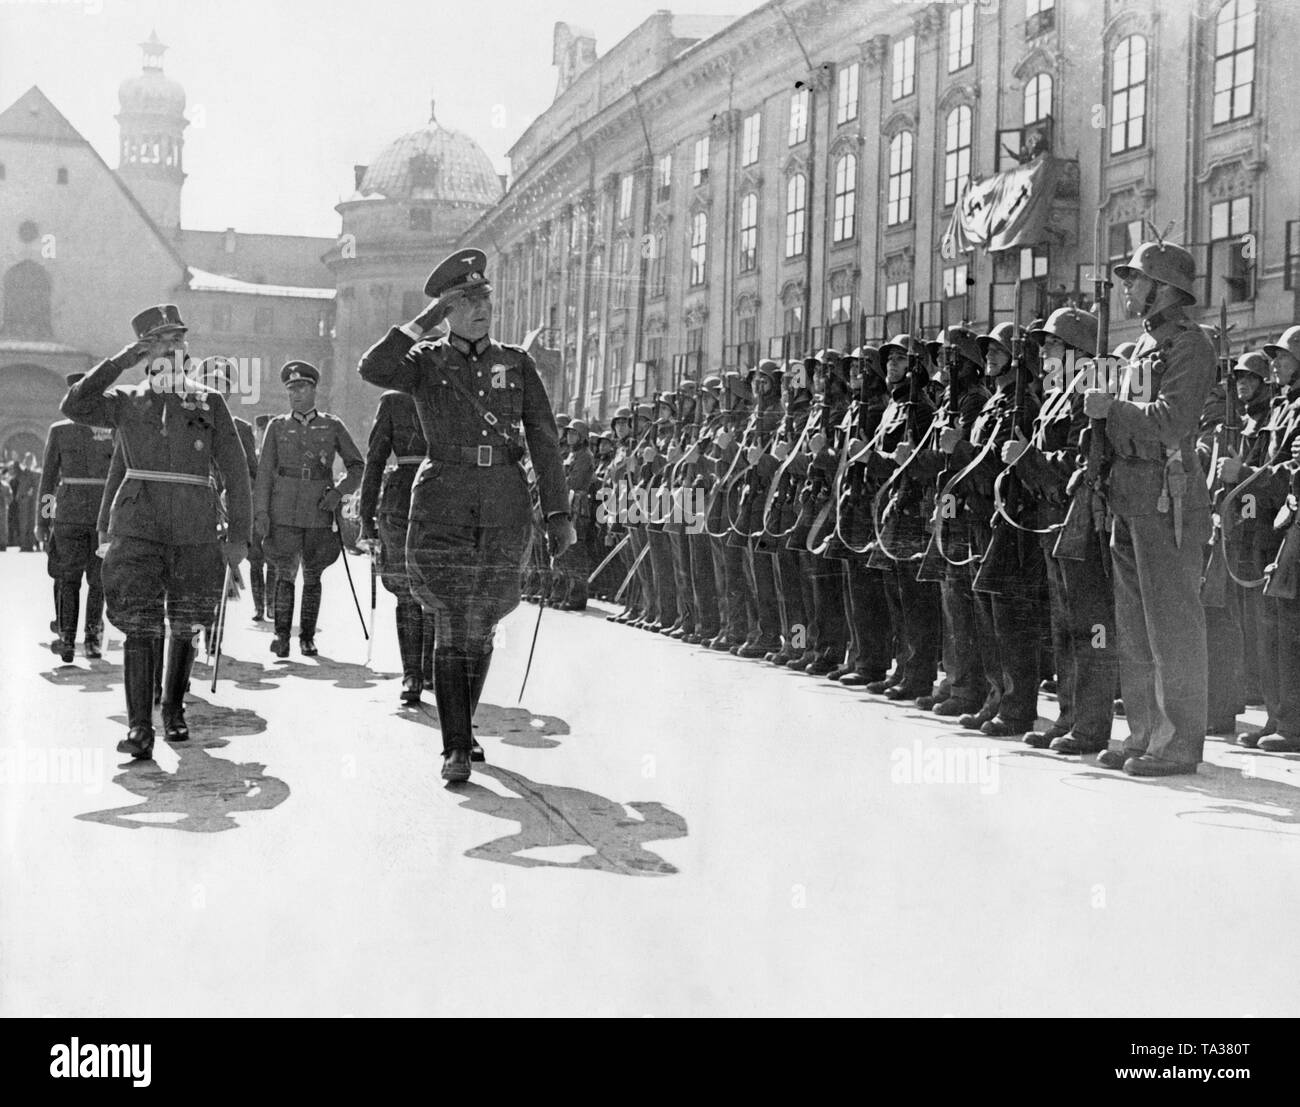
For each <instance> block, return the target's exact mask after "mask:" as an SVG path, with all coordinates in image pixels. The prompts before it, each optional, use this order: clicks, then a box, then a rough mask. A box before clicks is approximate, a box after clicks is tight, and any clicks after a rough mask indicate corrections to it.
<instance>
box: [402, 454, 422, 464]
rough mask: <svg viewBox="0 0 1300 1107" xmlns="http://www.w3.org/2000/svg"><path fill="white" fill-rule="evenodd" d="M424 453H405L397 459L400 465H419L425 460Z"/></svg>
mask: <svg viewBox="0 0 1300 1107" xmlns="http://www.w3.org/2000/svg"><path fill="white" fill-rule="evenodd" d="M424 456H425V455H424V454H403V455H402V456H401V457H399V458H398V459H397V464H398V465H419V464H420V462H422V461H423V460H424Z"/></svg>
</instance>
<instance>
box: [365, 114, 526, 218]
mask: <svg viewBox="0 0 1300 1107" xmlns="http://www.w3.org/2000/svg"><path fill="white" fill-rule="evenodd" d="M359 191H360V192H361V194H362V195H363V196H364V195H369V194H373V193H379V194H380V195H383V196H386V197H388V198H389V199H392V200H452V201H462V202H468V203H474V204H494V203H496V201H497V200H499V199H500V198H501V179H500V178H499V177H498V176H497V174H496V170H494V169H493V168H492V161H491V159H490V158H488V156H487V154H486V153H484V152H483V149H482V147H480V146H479V144H478V143H477V142H475V141H474V140H473V139H472V138H470V137H469V135H467V134H465V133H464V132H462V131H453V130H451V129H450V128H448V127H444V126H443V125H442V124H441V123H439V122H438V121H437V119H435V118H432V115H431V117H430V119H429V122H428V123H427V124H425V126H423V127H421V128H420V129H419V130H418V131H411V132H410V134H405V135H402V137H401V138H398V139H395V140H394V141H392V142H390V143H389V144H388V145H387V146H385V147H384V148H383V149H382V150H381V151H380V152H379V154H378V155H377V156H376V158H375V159H374V161H372V162H371V163H370V165H369V167H368V168H367V169H366V173H365V176H364V177H362V179H361V187H360V189H359Z"/></svg>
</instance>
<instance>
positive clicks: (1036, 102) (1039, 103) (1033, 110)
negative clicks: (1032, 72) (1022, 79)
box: [1025, 73, 1052, 126]
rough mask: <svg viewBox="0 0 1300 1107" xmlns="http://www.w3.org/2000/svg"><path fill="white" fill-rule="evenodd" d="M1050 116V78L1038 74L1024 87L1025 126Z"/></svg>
mask: <svg viewBox="0 0 1300 1107" xmlns="http://www.w3.org/2000/svg"><path fill="white" fill-rule="evenodd" d="M1051 114H1052V76H1051V74H1050V73H1039V74H1038V75H1037V76H1036V77H1031V78H1030V79H1029V83H1028V84H1027V85H1025V126H1029V125H1030V124H1031V123H1037V122H1038V121H1039V120H1040V119H1046V118H1047V117H1048V116H1049V115H1051Z"/></svg>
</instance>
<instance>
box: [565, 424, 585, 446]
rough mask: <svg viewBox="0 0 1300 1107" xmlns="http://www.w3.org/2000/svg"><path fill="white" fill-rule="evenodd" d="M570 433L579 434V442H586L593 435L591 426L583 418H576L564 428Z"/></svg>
mask: <svg viewBox="0 0 1300 1107" xmlns="http://www.w3.org/2000/svg"><path fill="white" fill-rule="evenodd" d="M564 429H565V430H567V431H568V432H569V433H570V434H573V435H577V437H578V441H579V442H585V441H586V440H587V438H588V437H590V435H591V428H590V427H589V426H588V425H587V423H586V422H585V421H584V420H582V419H574V420H573V421H572V422H571V423H570V424H569V425H568V426H567V427H565V428H564Z"/></svg>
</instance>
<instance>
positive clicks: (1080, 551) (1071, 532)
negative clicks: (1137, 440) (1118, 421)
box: [1052, 208, 1111, 576]
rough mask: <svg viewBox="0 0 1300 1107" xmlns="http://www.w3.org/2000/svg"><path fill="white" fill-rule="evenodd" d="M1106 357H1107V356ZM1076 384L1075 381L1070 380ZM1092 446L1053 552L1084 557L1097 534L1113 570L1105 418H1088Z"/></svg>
mask: <svg viewBox="0 0 1300 1107" xmlns="http://www.w3.org/2000/svg"><path fill="white" fill-rule="evenodd" d="M1101 217H1102V209H1101V208H1098V209H1097V218H1096V221H1095V223H1094V225H1093V236H1092V277H1093V282H1092V287H1093V299H1094V300H1095V301H1096V305H1097V362H1096V363H1097V364H1098V365H1102V364H1107V363H1109V359H1110V290H1111V281H1110V265H1109V263H1103V262H1102V257H1101ZM1102 359H1106V360H1105V361H1103V360H1102ZM1071 387H1074V383H1071ZM1087 435H1088V449H1087V453H1086V454H1085V455H1084V456H1085V461H1084V464H1083V465H1082V466H1081V467H1080V468H1078V469H1076V470H1075V471H1074V474H1073V476H1071V477H1070V482H1069V484H1067V485H1066V489H1065V492H1066V495H1067V496H1069V497H1070V506H1069V508H1067V509H1066V513H1065V520H1064V522H1063V523H1062V525H1061V532H1060V534H1059V535H1058V536H1057V539H1056V544H1055V545H1054V546H1053V547H1052V556H1053V557H1059V558H1064V559H1065V560H1067V561H1086V560H1087V558H1088V554H1089V547H1090V545H1091V542H1092V537H1091V535H1092V534H1093V533H1095V534H1096V536H1097V542H1098V543H1099V545H1100V547H1101V559H1102V568H1103V570H1104V571H1105V573H1106V575H1107V576H1109V575H1110V552H1109V548H1110V543H1109V534H1110V525H1109V521H1108V518H1107V516H1108V513H1109V508H1108V506H1107V503H1106V479H1107V477H1108V475H1109V471H1110V442H1109V440H1108V439H1107V438H1106V420H1105V419H1089V420H1088V428H1087Z"/></svg>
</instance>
